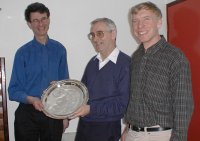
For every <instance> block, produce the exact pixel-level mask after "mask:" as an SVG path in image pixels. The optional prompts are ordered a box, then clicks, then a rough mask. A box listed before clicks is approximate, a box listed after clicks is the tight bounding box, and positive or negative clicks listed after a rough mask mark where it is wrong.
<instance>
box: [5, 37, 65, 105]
mask: <svg viewBox="0 0 200 141" xmlns="http://www.w3.org/2000/svg"><path fill="white" fill-rule="evenodd" d="M68 78H69V73H68V66H67V56H66V49H65V47H64V46H63V45H62V44H61V43H59V42H57V41H55V40H52V39H48V42H47V43H46V45H43V44H41V43H39V42H38V41H37V40H36V39H35V38H34V39H33V40H32V41H30V42H28V43H27V44H25V45H23V46H22V47H21V48H19V49H18V50H17V52H16V55H15V60H14V64H13V71H12V76H11V80H10V84H9V88H8V92H9V98H10V100H13V101H17V102H20V103H27V96H34V97H38V98H41V95H42V94H43V91H44V90H45V89H46V88H47V87H48V86H49V85H50V82H51V81H57V80H62V79H68Z"/></svg>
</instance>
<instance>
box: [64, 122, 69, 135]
mask: <svg viewBox="0 0 200 141" xmlns="http://www.w3.org/2000/svg"><path fill="white" fill-rule="evenodd" d="M68 127H69V120H68V119H64V120H63V132H65V129H66V128H68Z"/></svg>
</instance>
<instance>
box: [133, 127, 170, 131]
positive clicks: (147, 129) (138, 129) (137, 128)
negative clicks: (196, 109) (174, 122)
mask: <svg viewBox="0 0 200 141" xmlns="http://www.w3.org/2000/svg"><path fill="white" fill-rule="evenodd" d="M130 129H131V130H133V131H136V132H140V131H142V132H144V131H145V128H144V127H142V128H140V127H136V126H130ZM170 129H171V128H170V127H146V131H147V132H157V131H165V130H170Z"/></svg>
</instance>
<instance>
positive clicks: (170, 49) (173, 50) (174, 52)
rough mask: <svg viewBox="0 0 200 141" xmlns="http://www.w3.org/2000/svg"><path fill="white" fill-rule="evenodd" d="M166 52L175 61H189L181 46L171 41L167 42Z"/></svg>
mask: <svg viewBox="0 0 200 141" xmlns="http://www.w3.org/2000/svg"><path fill="white" fill-rule="evenodd" d="M164 52H165V53H166V54H167V56H168V57H170V58H171V59H172V60H174V61H181V62H186V63H188V59H187V57H186V56H185V54H184V52H183V51H182V50H181V49H180V48H178V47H176V46H174V45H172V44H170V43H167V44H166V47H165V48H164Z"/></svg>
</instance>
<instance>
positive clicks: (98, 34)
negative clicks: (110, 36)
mask: <svg viewBox="0 0 200 141" xmlns="http://www.w3.org/2000/svg"><path fill="white" fill-rule="evenodd" d="M111 31H112V30H111ZM111 31H97V32H96V33H94V32H91V33H89V34H88V39H89V40H94V38H95V37H98V38H103V37H104V34H105V32H111Z"/></svg>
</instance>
